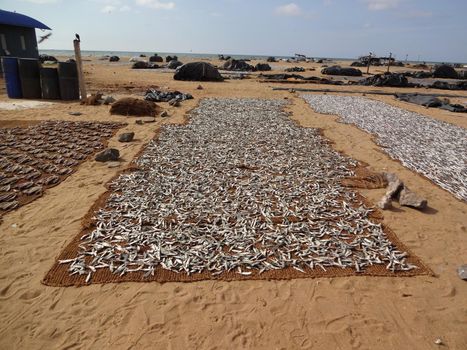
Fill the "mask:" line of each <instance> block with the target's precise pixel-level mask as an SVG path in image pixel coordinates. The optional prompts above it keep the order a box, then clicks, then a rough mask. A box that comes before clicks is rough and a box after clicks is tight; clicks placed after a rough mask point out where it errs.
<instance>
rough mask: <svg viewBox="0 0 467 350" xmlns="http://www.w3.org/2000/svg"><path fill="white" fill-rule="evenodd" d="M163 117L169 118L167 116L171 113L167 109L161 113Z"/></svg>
mask: <svg viewBox="0 0 467 350" xmlns="http://www.w3.org/2000/svg"><path fill="white" fill-rule="evenodd" d="M161 117H162V118H167V117H170V115H169V113H167V111H164V112H162V113H161Z"/></svg>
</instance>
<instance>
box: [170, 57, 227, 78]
mask: <svg viewBox="0 0 467 350" xmlns="http://www.w3.org/2000/svg"><path fill="white" fill-rule="evenodd" d="M174 79H175V80H187V81H222V80H223V78H222V76H221V75H220V73H219V71H218V70H217V69H216V68H215V67H214V66H212V65H211V64H209V63H207V62H190V63H186V64H184V65H183V66H180V67H178V68H177V71H176V72H175V74H174Z"/></svg>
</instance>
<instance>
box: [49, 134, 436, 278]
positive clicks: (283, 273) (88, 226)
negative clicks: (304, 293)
mask: <svg viewBox="0 0 467 350" xmlns="http://www.w3.org/2000/svg"><path fill="white" fill-rule="evenodd" d="M156 138H157V136H156ZM143 149H144V148H142V150H141V153H142V152H143ZM135 170H136V168H131V169H127V170H124V171H123V172H121V173H120V174H122V173H124V172H131V171H135ZM120 174H117V175H116V176H115V178H114V179H116V178H117V177H118V176H119V175H120ZM355 174H356V176H355V177H354V178H348V179H344V180H343V181H342V182H343V184H344V185H345V186H348V187H350V188H354V189H355V188H381V187H384V186H385V185H386V184H385V183H384V179H382V177H381V176H380V174H377V173H373V172H371V171H369V170H368V169H367V168H365V167H364V166H362V164H360V166H359V167H357V168H356V169H355ZM114 179H112V180H110V181H109V182H108V184H110V183H111V182H112V181H113V180H114ZM111 193H112V191H111V190H108V191H107V192H106V193H104V194H103V195H102V196H101V197H100V198H99V199H98V200H97V201H96V203H95V204H94V205H93V206H92V207H91V208H90V210H89V212H88V214H87V215H86V216H85V217H84V219H83V228H82V230H81V232H80V233H79V234H78V235H77V236H75V237H74V239H73V240H72V241H71V242H70V243H69V244H68V245H67V246H66V247H65V249H64V250H63V251H62V252H61V253H60V255H59V256H58V257H57V260H56V261H55V262H54V264H53V266H52V268H51V269H50V270H49V271H48V273H47V274H46V276H45V277H44V279H43V281H42V282H43V283H44V284H45V285H48V286H54V287H66V286H84V285H88V284H87V283H86V278H87V274H85V275H81V276H80V275H70V274H69V271H68V269H69V264H59V263H58V261H59V260H67V259H74V258H75V257H76V256H77V252H78V247H79V244H80V243H81V237H83V236H84V235H86V234H88V233H89V232H90V231H92V230H93V229H94V224H93V220H92V217H93V215H94V213H95V212H96V210H98V209H100V208H102V207H104V206H105V203H106V201H107V198H108V197H109V196H110V194H111ZM356 194H357V197H358V200H359V201H360V202H362V203H364V204H366V206H367V207H370V206H371V204H370V203H368V202H367V201H366V199H365V198H364V197H362V196H360V195H359V194H358V192H356ZM370 218H371V220H372V221H373V222H375V223H381V222H382V213H381V212H380V211H379V210H377V211H375V212H373V213H372V214H371V215H370ZM382 226H383V231H384V233H385V234H386V236H387V238H388V240H389V241H390V242H391V243H392V244H393V245H394V246H395V247H396V248H397V249H398V250H399V251H405V252H407V253H408V257H407V262H408V263H410V264H413V265H416V266H417V267H418V268H417V269H414V270H411V271H398V272H391V271H390V270H387V269H386V265H385V264H384V265H373V266H370V267H367V268H365V269H364V270H362V271H361V272H356V270H355V269H354V268H339V267H326V270H323V269H322V268H320V267H319V266H317V267H315V268H314V269H311V268H304V269H303V271H304V272H300V271H298V270H296V269H294V268H291V267H290V268H286V269H281V270H270V271H265V272H263V273H261V274H259V273H258V272H257V271H254V270H250V271H251V272H252V274H251V275H248V276H247V275H241V274H240V273H237V272H236V271H231V272H224V273H222V274H219V275H216V276H213V275H212V274H211V273H209V272H203V273H196V274H191V275H188V274H186V273H176V272H172V271H169V270H166V269H164V268H162V267H158V268H156V269H155V271H154V275H150V276H148V277H144V274H145V273H144V272H129V273H126V274H124V275H119V274H114V273H112V272H111V271H110V270H109V269H107V268H103V269H97V271H96V272H95V273H93V274H92V278H91V280H90V281H89V283H117V282H154V281H156V282H194V281H201V280H223V281H235V280H284V279H296V278H316V277H344V276H380V277H411V276H417V275H433V272H432V271H431V270H430V269H429V268H428V267H427V266H425V264H424V263H423V262H422V261H421V260H420V259H419V258H418V257H416V256H415V255H414V254H412V253H411V252H410V250H409V249H407V247H405V246H404V244H403V243H402V242H401V241H400V240H399V239H398V237H397V236H396V235H395V234H394V232H393V231H392V230H391V229H390V228H389V227H387V226H385V225H382Z"/></svg>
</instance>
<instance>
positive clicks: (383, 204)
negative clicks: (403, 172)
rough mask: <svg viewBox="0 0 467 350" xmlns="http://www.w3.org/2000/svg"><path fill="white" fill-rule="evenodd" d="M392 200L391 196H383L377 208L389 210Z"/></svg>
mask: <svg viewBox="0 0 467 350" xmlns="http://www.w3.org/2000/svg"><path fill="white" fill-rule="evenodd" d="M391 203H392V198H391V196H388V195H386V194H385V195H384V196H383V197H382V198H381V199H380V201H379V202H378V207H380V208H381V209H383V210H386V209H389V208H390V207H391V206H392V204H391Z"/></svg>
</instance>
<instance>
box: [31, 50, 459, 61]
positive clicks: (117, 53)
mask: <svg viewBox="0 0 467 350" xmlns="http://www.w3.org/2000/svg"><path fill="white" fill-rule="evenodd" d="M39 53H40V54H46V55H50V56H66V57H68V56H70V57H74V51H73V50H39ZM154 54H155V52H154V51H152V52H151V51H89V50H82V51H81V55H82V56H83V57H103V56H123V57H133V56H139V55H146V56H152V55H154ZM157 54H158V55H160V56H174V55H175V56H178V57H192V58H198V59H217V58H218V56H219V54H213V53H191V52H157ZM224 56H230V57H232V58H234V59H237V60H238V59H251V60H255V59H256V60H266V59H267V58H268V57H270V56H274V55H244V54H224ZM274 57H275V58H277V59H287V58H293V57H294V56H293V55H291V56H274ZM307 57H310V58H311V57H312V58H313V59H315V60H319V59H327V60H334V61H355V60H356V59H357V58H356V57H354V58H349V57H346V58H345V57H319V56H307ZM404 62H406V63H420V62H421V61H410V60H408V61H404ZM423 62H425V63H428V64H441V63H457V62H431V61H423Z"/></svg>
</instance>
